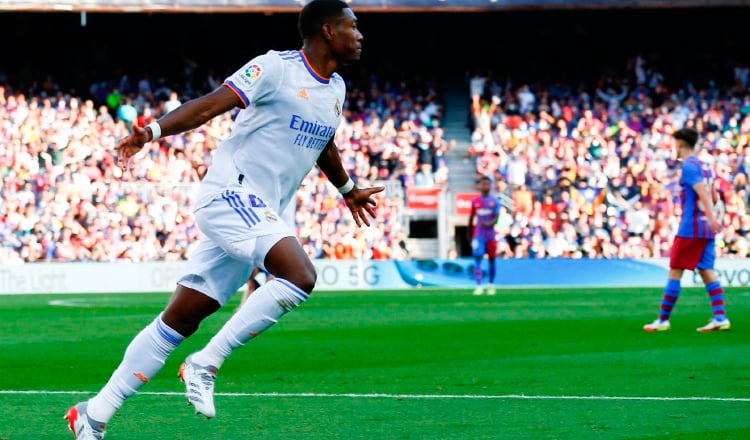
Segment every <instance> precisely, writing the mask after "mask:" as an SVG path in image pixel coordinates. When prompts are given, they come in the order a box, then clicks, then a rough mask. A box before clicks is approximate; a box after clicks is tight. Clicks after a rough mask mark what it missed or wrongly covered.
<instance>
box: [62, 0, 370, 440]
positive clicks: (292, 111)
mask: <svg viewBox="0 0 750 440" xmlns="http://www.w3.org/2000/svg"><path fill="white" fill-rule="evenodd" d="M299 31H300V34H301V36H302V40H303V45H302V49H301V50H289V51H280V52H279V51H273V50H272V51H269V52H267V53H266V54H263V55H260V56H258V57H256V58H253V59H252V60H251V61H250V62H248V63H247V64H245V65H244V66H243V67H241V68H240V69H239V70H237V71H236V72H235V73H234V74H232V75H230V76H229V77H228V78H227V79H226V80H225V81H224V83H223V84H222V86H220V87H218V88H217V89H216V90H214V91H213V92H211V93H209V94H207V95H205V96H202V97H200V98H197V99H194V100H191V101H189V102H186V103H185V104H183V105H182V106H180V107H178V108H177V109H175V110H173V111H171V112H170V113H168V114H166V115H164V116H163V117H162V118H160V119H159V120H158V121H157V122H154V123H151V124H149V125H147V126H146V127H145V128H141V127H133V133H132V134H130V135H129V136H127V137H125V138H124V139H122V140H121V141H120V142H119V143H118V145H117V147H116V149H117V152H118V155H119V158H120V161H121V162H122V161H125V162H127V160H128V159H129V158H130V157H132V156H133V155H134V154H136V153H137V152H138V151H140V150H141V148H142V147H143V145H144V144H145V143H147V142H150V141H154V140H156V139H158V138H159V137H161V136H165V135H171V134H176V133H181V132H184V131H187V130H190V129H194V128H197V127H199V126H201V125H202V124H204V123H206V122H207V121H209V120H210V119H212V118H214V117H215V116H218V115H220V114H222V113H224V112H226V111H229V110H231V109H233V108H235V107H240V108H242V109H243V110H242V111H240V112H239V114H238V115H237V118H236V120H235V122H234V126H233V128H232V132H231V135H230V136H229V137H228V138H227V139H226V140H225V141H224V142H223V143H222V144H221V145H220V146H219V148H218V149H217V151H216V153H215V156H214V160H213V164H212V166H211V167H210V168H209V169H208V172H207V174H206V176H205V177H204V179H203V181H202V183H201V189H200V194H199V197H198V202H197V206H196V209H195V218H196V221H197V223H198V225H199V227H200V228H201V231H202V232H203V235H204V238H203V239H202V240H201V241H200V243H199V244H198V246H197V248H196V249H195V251H194V252H193V253H192V255H191V256H190V258H189V260H188V263H187V270H186V273H185V274H184V275H183V276H182V277H181V278H180V279H179V280H178V284H177V287H176V289H175V292H174V295H173V296H172V298H171V299H170V301H169V303H168V304H167V306H166V308H165V310H164V311H163V312H162V313H160V314H159V316H157V317H156V319H154V321H153V322H151V323H150V324H149V325H148V326H146V328H144V329H143V330H142V331H141V332H140V333H139V334H138V335H136V336H135V338H134V339H133V340H132V342H131V343H130V345H129V346H128V348H127V349H126V351H125V355H124V357H123V360H122V362H121V363H120V365H119V366H118V367H117V369H115V371H114V372H113V374H112V376H111V378H110V379H109V381H108V382H107V384H106V385H105V386H104V387H103V388H102V389H101V390H100V391H99V392H98V393H97V394H96V395H95V396H94V397H92V398H91V399H89V400H88V401H85V402H80V403H78V404H76V405H74V406H72V407H71V408H70V409H69V410H68V412H67V414H66V415H65V418H66V419H67V421H68V426H69V428H70V430H71V431H72V432H73V434H74V435H75V437H76V439H78V440H81V439H101V438H104V433H105V426H106V424H107V422H108V421H109V420H110V419H111V418H112V416H113V415H114V414H115V412H116V411H117V410H118V409H119V408H120V407H121V406H122V404H123V403H124V401H125V399H127V398H128V397H129V396H131V395H133V394H135V393H136V392H137V391H138V389H140V387H141V386H143V385H144V384H145V383H147V382H148V381H149V380H150V379H151V378H152V377H153V376H154V375H155V374H156V373H157V372H158V371H159V370H160V369H161V367H162V366H163V365H164V362H165V360H166V358H167V357H168V356H169V354H170V353H171V352H172V351H173V350H174V349H175V348H176V347H177V345H178V344H180V342H182V341H183V340H184V339H185V338H187V337H189V336H190V335H192V334H193V333H194V332H195V331H196V330H197V329H198V326H199V324H200V322H201V321H202V320H203V319H204V318H206V317H208V316H209V315H211V314H212V313H214V312H215V311H216V310H218V309H219V308H220V307H222V306H224V305H225V304H226V303H227V302H228V301H229V299H230V298H231V297H232V296H233V295H234V294H235V293H236V292H237V290H238V288H239V287H241V286H242V285H243V284H244V283H245V282H247V280H248V276H249V275H250V272H251V271H252V269H253V267H254V266H259V267H261V268H264V269H265V270H267V271H268V272H269V273H271V274H272V275H273V276H274V278H273V280H271V281H269V282H267V283H265V284H264V285H263V286H261V287H260V288H258V289H257V290H256V291H255V292H254V293H253V295H251V296H250V297H249V298H248V299H247V301H246V302H245V303H244V304H243V305H242V307H241V308H240V309H239V310H238V311H237V312H236V313H234V314H233V316H232V317H231V318H230V319H229V321H227V323H226V324H225V325H224V327H223V328H222V329H221V330H220V331H219V332H218V333H217V334H216V335H215V336H214V337H213V338H212V339H211V341H210V342H209V343H208V344H207V345H206V346H205V347H204V348H203V349H202V350H200V351H198V352H196V353H193V354H191V355H190V356H188V357H187V359H185V362H184V363H183V365H182V367H181V368H180V377H181V379H182V380H183V381H184V382H185V386H186V394H187V399H188V402H189V403H190V404H191V405H193V406H194V407H195V411H196V412H197V413H201V414H204V415H205V416H206V417H214V416H215V414H216V411H215V408H214V401H213V388H214V381H215V378H216V373H217V371H218V370H219V368H221V366H222V364H223V362H224V360H225V359H226V358H227V357H228V356H229V355H230V354H231V352H232V351H233V350H234V349H236V348H238V347H240V346H242V345H244V344H245V343H247V342H249V341H250V340H251V339H252V338H254V337H256V336H257V335H259V334H260V333H262V332H263V331H264V330H266V329H268V328H269V327H270V326H272V325H273V324H275V323H276V322H277V320H278V319H279V318H281V316H283V315H284V314H286V313H287V312H289V311H291V310H292V309H293V308H295V307H297V306H298V305H300V304H301V303H302V302H304V301H305V300H306V299H307V297H308V295H309V294H310V293H311V292H312V290H313V287H314V286H315V281H316V272H315V268H314V266H313V265H312V262H311V261H310V259H309V258H308V256H307V255H306V254H305V252H304V251H303V249H302V247H301V246H300V244H299V241H298V240H297V238H296V237H295V236H294V230H293V225H289V224H287V222H285V221H284V220H283V219H281V218H280V215H279V213H280V212H283V210H284V208H285V207H286V206H287V205H288V204H289V203H290V201H291V200H292V197H293V196H294V193H295V190H296V189H297V187H298V186H299V184H300V183H301V182H302V179H303V178H304V177H305V176H306V174H307V173H308V172H309V171H310V169H311V168H312V167H313V166H314V165H315V164H317V165H318V166H319V167H320V169H321V170H322V171H323V173H324V174H325V175H326V176H327V177H328V179H329V180H330V181H331V183H333V184H334V185H335V186H336V187H337V188H338V189H339V191H340V192H341V193H342V194H343V198H344V201H345V202H346V204H347V206H348V207H349V209H350V210H351V212H352V215H353V217H354V221H355V223H356V224H357V226H362V225H363V224H364V225H368V226H369V224H370V222H369V217H374V216H375V205H376V201H375V198H374V194H375V193H378V192H380V191H382V190H383V188H382V187H377V188H357V186H356V185H355V184H354V182H353V181H352V179H351V178H350V177H349V176H348V174H347V172H346V170H345V169H344V167H343V165H342V163H341V158H340V156H339V152H338V148H337V147H336V144H335V143H334V142H333V135H334V133H335V131H336V128H337V127H338V125H339V122H340V120H341V114H342V106H343V104H344V98H345V92H346V90H345V84H344V80H343V79H342V78H341V77H340V76H339V75H338V74H337V73H335V71H336V69H337V68H338V67H339V66H340V65H341V64H342V63H347V62H351V61H356V60H358V59H359V57H360V54H361V51H362V38H363V37H362V33H361V32H360V31H359V29H358V28H357V17H356V16H355V15H354V13H353V12H352V10H351V9H350V8H349V6H348V4H347V3H345V2H343V1H339V0H313V1H312V2H310V3H308V4H306V5H305V6H304V8H303V9H302V10H301V12H300V14H299Z"/></svg>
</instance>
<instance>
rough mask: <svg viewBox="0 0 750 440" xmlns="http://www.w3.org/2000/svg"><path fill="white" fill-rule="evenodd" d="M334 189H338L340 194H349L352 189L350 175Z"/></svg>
mask: <svg viewBox="0 0 750 440" xmlns="http://www.w3.org/2000/svg"><path fill="white" fill-rule="evenodd" d="M336 189H338V190H339V192H340V193H341V194H349V193H350V192H352V190H353V189H354V181H353V180H352V178H351V177H350V178H349V180H347V181H346V183H345V184H343V185H342V186H339V187H338V188H336Z"/></svg>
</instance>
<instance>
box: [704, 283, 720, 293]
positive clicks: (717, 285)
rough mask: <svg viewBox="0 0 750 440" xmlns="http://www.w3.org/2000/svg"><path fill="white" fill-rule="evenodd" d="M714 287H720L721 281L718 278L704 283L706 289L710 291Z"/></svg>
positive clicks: (714, 288)
mask: <svg viewBox="0 0 750 440" xmlns="http://www.w3.org/2000/svg"><path fill="white" fill-rule="evenodd" d="M716 289H721V283H720V282H719V281H718V280H717V281H711V282H710V283H708V284H706V291H708V292H710V291H712V290H716Z"/></svg>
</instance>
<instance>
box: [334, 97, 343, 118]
mask: <svg viewBox="0 0 750 440" xmlns="http://www.w3.org/2000/svg"><path fill="white" fill-rule="evenodd" d="M333 112H334V113H335V114H336V117H337V118H340V117H341V101H339V99H338V98H336V104H335V105H334V106H333Z"/></svg>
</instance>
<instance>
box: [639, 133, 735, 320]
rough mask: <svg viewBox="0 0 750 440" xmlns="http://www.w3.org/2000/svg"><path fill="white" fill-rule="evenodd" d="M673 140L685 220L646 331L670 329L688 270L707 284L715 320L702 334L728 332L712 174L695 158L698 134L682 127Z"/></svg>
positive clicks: (678, 231)
mask: <svg viewBox="0 0 750 440" xmlns="http://www.w3.org/2000/svg"><path fill="white" fill-rule="evenodd" d="M672 137H673V138H674V140H675V145H676V147H677V156H678V159H679V160H681V161H682V174H681V176H680V187H681V188H682V191H681V194H680V198H681V204H682V218H681V219H680V226H679V228H678V230H677V236H676V237H675V239H674V242H673V244H672V251H671V254H670V258H669V268H670V269H669V279H668V280H667V285H666V287H665V289H664V294H663V296H662V300H661V307H660V310H659V317H658V318H657V319H656V320H655V321H654V322H652V323H650V324H646V325H645V326H643V329H644V330H646V331H647V332H658V331H666V330H670V329H671V325H670V323H669V318H670V316H671V314H672V309H673V308H674V306H675V304H676V303H677V299H678V298H679V296H680V279H681V278H682V273H683V272H684V271H685V269H688V270H696V268H697V269H698V273H699V274H700V276H701V278H702V279H703V283H704V284H705V285H706V291H707V292H708V296H709V299H710V300H711V310H712V312H713V318H711V320H710V321H709V322H708V324H706V325H705V326H703V327H699V328H698V329H697V330H698V331H699V332H713V331H726V330H729V329H730V328H731V325H730V323H729V319H727V314H726V309H725V306H724V289H723V288H722V287H721V283H720V282H719V280H718V279H717V278H716V273H715V272H714V261H715V260H716V249H715V243H714V236H715V234H716V233H717V232H719V231H720V230H721V225H720V224H719V221H718V219H717V218H716V214H714V211H713V205H714V203H715V202H716V200H717V197H716V193H715V191H714V190H713V189H712V187H711V177H712V176H711V171H710V170H709V169H707V168H706V167H705V166H704V164H703V163H702V162H701V161H700V160H699V159H698V156H696V155H695V144H696V143H697V142H698V132H697V131H696V130H695V129H692V128H682V129H680V130H677V131H675V132H674V134H673V135H672Z"/></svg>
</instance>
